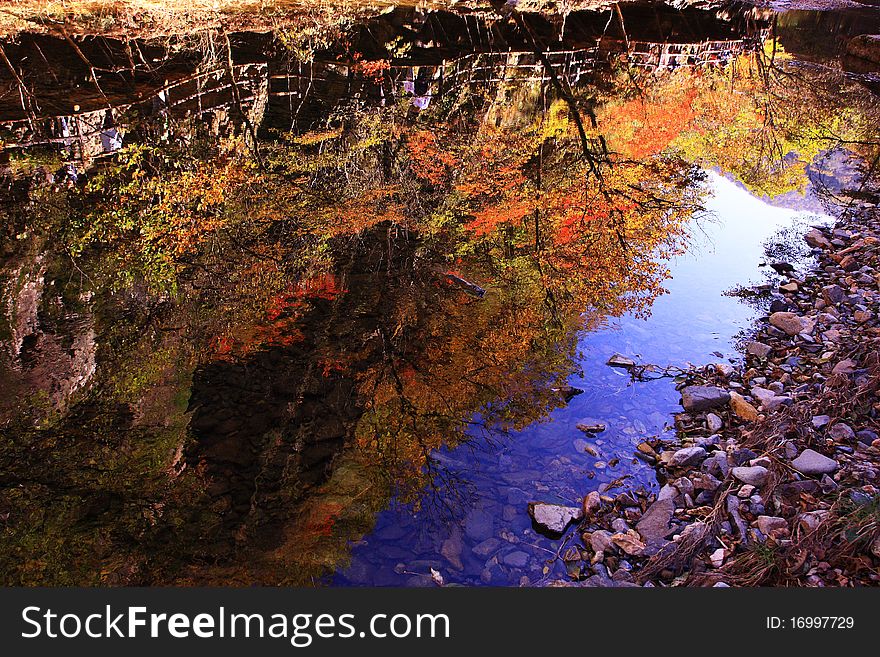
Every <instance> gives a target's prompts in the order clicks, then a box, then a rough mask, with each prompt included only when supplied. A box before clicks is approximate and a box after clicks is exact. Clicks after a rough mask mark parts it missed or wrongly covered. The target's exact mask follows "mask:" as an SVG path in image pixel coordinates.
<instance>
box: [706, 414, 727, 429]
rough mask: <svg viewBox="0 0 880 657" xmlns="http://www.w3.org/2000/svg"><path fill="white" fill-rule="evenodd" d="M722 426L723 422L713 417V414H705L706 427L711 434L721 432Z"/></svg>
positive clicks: (715, 416)
mask: <svg viewBox="0 0 880 657" xmlns="http://www.w3.org/2000/svg"><path fill="white" fill-rule="evenodd" d="M723 426H724V421H723V420H722V419H721V418H720V417H718V416H717V415H715V413H707V414H706V427H707V428H708V429H709V431H711V432H712V433H716V432H718V431H721V428H722V427H723Z"/></svg>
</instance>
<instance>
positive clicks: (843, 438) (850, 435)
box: [828, 422, 856, 443]
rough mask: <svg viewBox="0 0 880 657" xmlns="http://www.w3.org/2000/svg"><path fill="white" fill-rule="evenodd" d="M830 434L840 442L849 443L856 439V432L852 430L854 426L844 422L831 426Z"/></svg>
mask: <svg viewBox="0 0 880 657" xmlns="http://www.w3.org/2000/svg"><path fill="white" fill-rule="evenodd" d="M828 435H829V436H831V438H833V439H834V440H835V441H836V442H838V443H848V442H852V441H853V440H855V439H856V432H855V431H853V430H852V427H850V426H849V425H848V424H844V423H843V422H838V423H837V424H835V425H834V426H833V427H831V429H830V430H829V431H828Z"/></svg>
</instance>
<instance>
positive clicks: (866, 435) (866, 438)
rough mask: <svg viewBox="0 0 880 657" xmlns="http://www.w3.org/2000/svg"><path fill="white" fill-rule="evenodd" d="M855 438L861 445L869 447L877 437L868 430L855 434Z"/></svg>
mask: <svg viewBox="0 0 880 657" xmlns="http://www.w3.org/2000/svg"><path fill="white" fill-rule="evenodd" d="M856 438H858V439H859V442H860V443H862V444H863V445H870V444H871V443H873V442H874V441H875V440H877V438H878V436H877V434H876V433H875V432H874V431H871V430H870V429H862V430H861V431H858V432H856Z"/></svg>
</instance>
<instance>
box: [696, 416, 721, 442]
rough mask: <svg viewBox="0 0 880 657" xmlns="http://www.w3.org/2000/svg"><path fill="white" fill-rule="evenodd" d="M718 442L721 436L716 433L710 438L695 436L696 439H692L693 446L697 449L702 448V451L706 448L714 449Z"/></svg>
mask: <svg viewBox="0 0 880 657" xmlns="http://www.w3.org/2000/svg"><path fill="white" fill-rule="evenodd" d="M710 415H711V413H710ZM720 442H721V436H720V435H719V434H717V433H713V434H712V435H711V436H697V437H696V438H694V444H695V445H697V446H698V447H702V448H703V449H706V448H708V447H715V446H716V445H718V444H719V443H720Z"/></svg>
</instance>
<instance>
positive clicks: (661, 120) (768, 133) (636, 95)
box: [600, 40, 878, 197]
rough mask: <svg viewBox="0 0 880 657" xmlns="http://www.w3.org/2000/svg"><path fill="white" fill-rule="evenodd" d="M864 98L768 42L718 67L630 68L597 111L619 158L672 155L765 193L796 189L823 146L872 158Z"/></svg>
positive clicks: (868, 105) (872, 122)
mask: <svg viewBox="0 0 880 657" xmlns="http://www.w3.org/2000/svg"><path fill="white" fill-rule="evenodd" d="M868 96H869V95H868V94H865V93H864V92H863V90H861V88H860V87H859V85H858V84H856V83H852V82H846V81H843V80H842V79H841V76H840V75H839V74H838V73H837V72H835V71H830V70H824V69H820V68H810V67H807V66H798V65H795V64H794V63H793V62H792V61H791V60H790V59H789V58H788V57H787V55H786V54H785V53H784V52H783V51H782V50H781V48H780V47H779V46H778V45H777V44H775V42H774V41H772V40H770V41H768V43H767V45H766V48H765V50H764V51H760V52H755V53H749V54H746V55H742V56H740V57H738V58H737V59H736V60H734V61H733V62H732V63H731V64H730V65H728V66H726V67H723V68H716V69H701V70H694V69H680V70H677V71H673V72H669V71H665V72H654V73H638V72H629V73H628V75H626V76H625V77H621V78H620V81H619V86H618V87H617V88H615V89H614V91H613V92H612V93H611V94H610V95H609V96H608V98H607V100H606V102H605V103H604V105H603V106H602V108H601V110H600V115H601V117H600V118H601V120H602V125H603V126H604V129H605V134H606V137H607V139H608V142H609V145H610V147H611V149H612V150H616V151H617V152H619V153H621V154H623V155H624V156H628V157H632V158H640V157H644V156H647V155H650V154H654V153H661V152H672V153H679V154H681V155H682V156H683V157H685V158H686V159H688V160H689V161H695V162H697V163H699V164H701V165H702V166H704V167H713V166H715V167H718V168H720V169H721V170H722V171H724V172H726V173H728V174H730V175H733V176H735V177H736V178H737V179H738V180H740V181H741V182H742V183H743V184H745V185H746V186H747V187H748V188H749V189H752V190H753V191H755V192H756V193H758V194H761V195H768V196H771V197H772V196H777V195H779V194H782V193H785V192H789V191H795V190H803V188H804V186H805V185H806V182H807V176H806V175H805V172H806V168H807V167H808V166H810V165H811V164H812V163H813V162H814V161H815V160H816V158H817V157H818V156H819V155H820V154H821V153H823V152H827V151H829V150H832V149H835V148H840V147H842V148H845V149H847V150H850V151H852V152H854V153H856V154H858V155H860V156H862V157H864V158H865V159H866V160H867V161H868V162H870V161H872V160H873V159H874V157H876V153H877V143H878V135H877V130H876V125H877V116H876V115H877V108H876V103H872V102H871V100H870V98H868Z"/></svg>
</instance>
